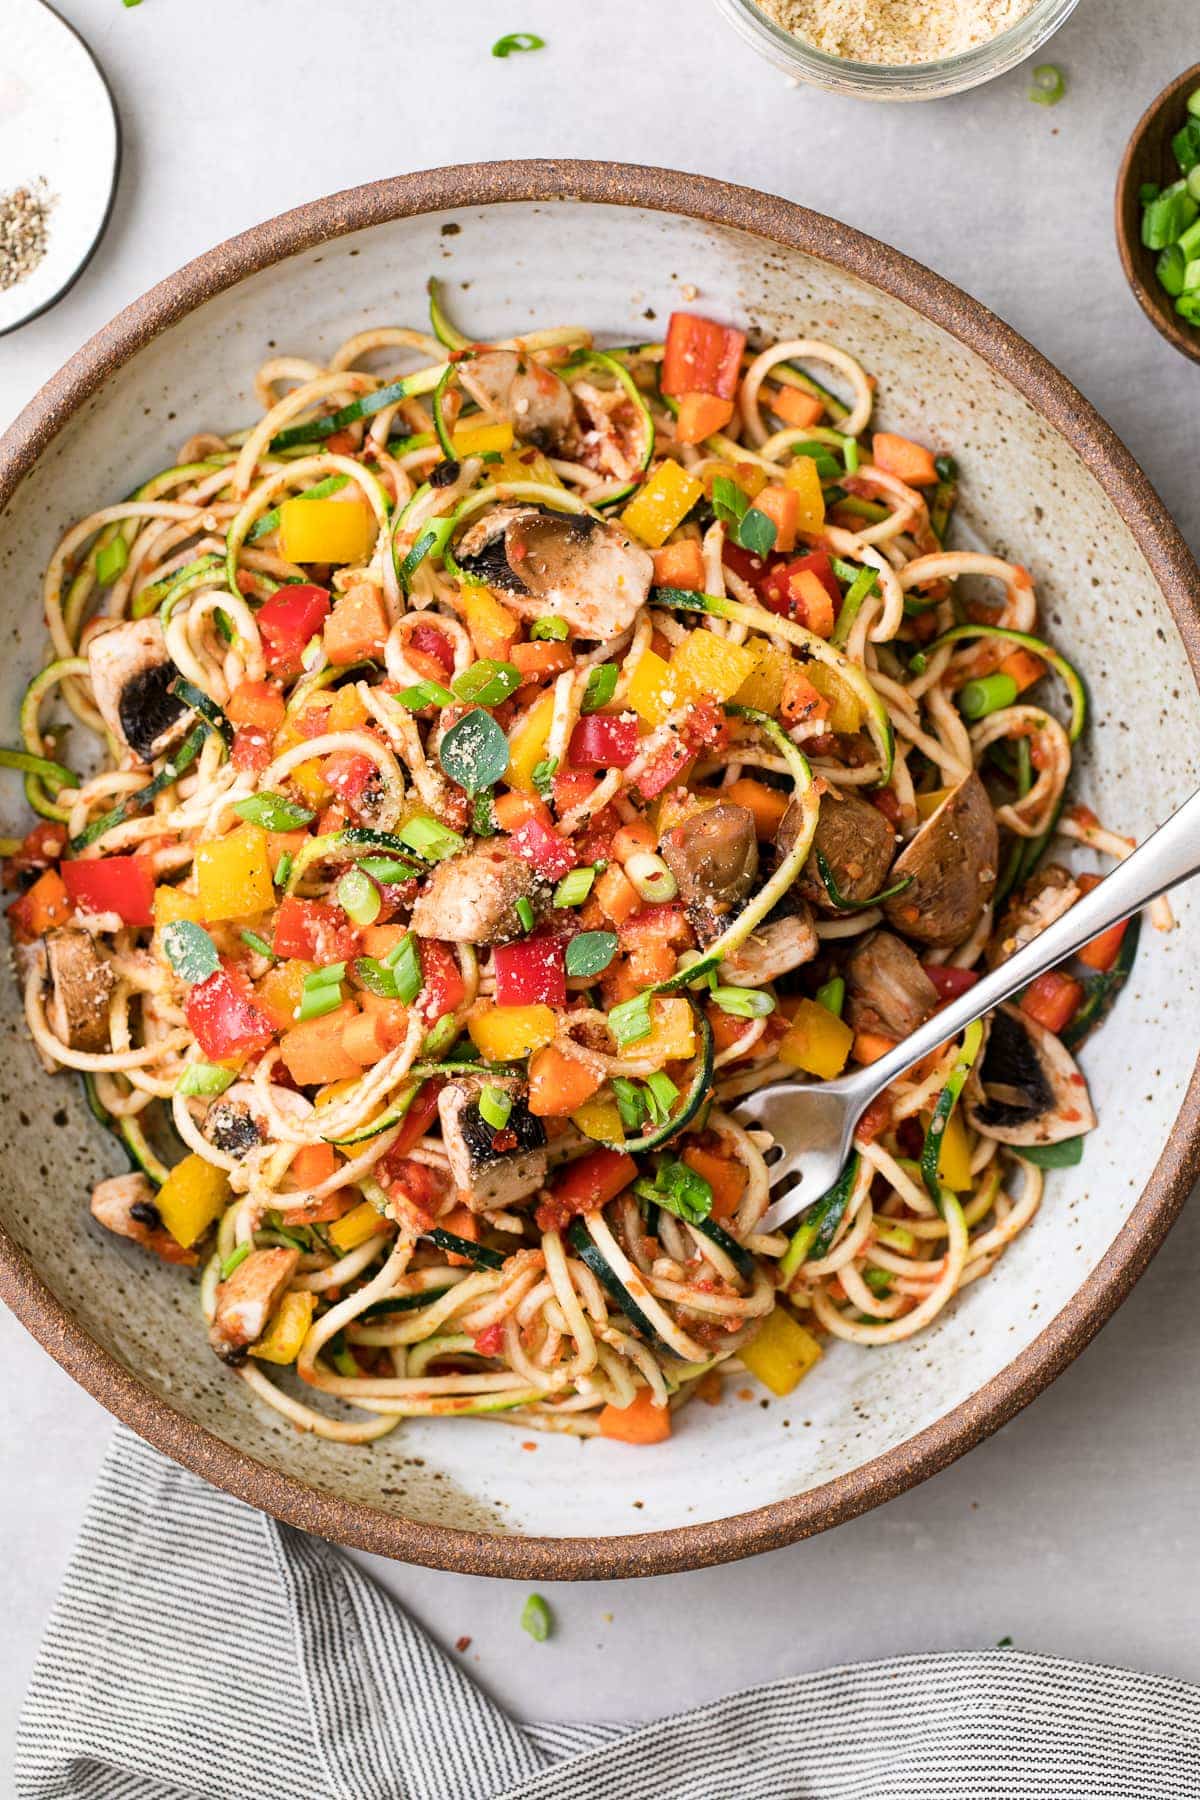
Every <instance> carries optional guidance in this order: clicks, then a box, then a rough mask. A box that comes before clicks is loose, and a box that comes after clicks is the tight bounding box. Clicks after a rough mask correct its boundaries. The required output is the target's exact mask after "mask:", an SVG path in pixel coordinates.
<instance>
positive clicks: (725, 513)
mask: <svg viewBox="0 0 1200 1800" xmlns="http://www.w3.org/2000/svg"><path fill="white" fill-rule="evenodd" d="M749 508H750V502H749V500H748V499H747V498H746V496H745V494H743V492H742V490H741V488H740V487H739V486H738V484H737V482H736V481H730V479H729V477H728V475H718V476H717V477H716V479H715V481H714V482H713V487H712V509H713V511H714V512H715V513H716V515H717V517H718V519H720V520H722V521H723V523H724V524H726V525H732V526H734V527H736V526H738V525H740V524H741V522H742V520H743V518H744V517H745V515H746V513H747V512H748V511H749Z"/></svg>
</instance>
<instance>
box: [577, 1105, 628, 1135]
mask: <svg viewBox="0 0 1200 1800" xmlns="http://www.w3.org/2000/svg"><path fill="white" fill-rule="evenodd" d="M571 1123H572V1125H574V1126H575V1127H576V1128H577V1129H578V1130H579V1131H582V1133H583V1135H584V1137H589V1138H599V1139H600V1141H601V1143H609V1144H623V1143H624V1142H625V1127H624V1125H623V1124H622V1122H621V1110H620V1108H619V1107H618V1105H617V1103H616V1101H615V1100H599V1099H597V1100H585V1101H584V1103H583V1105H582V1106H580V1107H577V1108H576V1109H575V1111H574V1112H573V1113H572V1114H571Z"/></svg>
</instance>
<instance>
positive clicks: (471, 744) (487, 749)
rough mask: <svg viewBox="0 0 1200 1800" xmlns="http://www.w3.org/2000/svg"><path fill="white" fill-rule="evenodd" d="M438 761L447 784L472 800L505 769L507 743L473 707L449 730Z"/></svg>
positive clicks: (488, 715)
mask: <svg viewBox="0 0 1200 1800" xmlns="http://www.w3.org/2000/svg"><path fill="white" fill-rule="evenodd" d="M514 673H515V671H514ZM438 757H439V759H440V761H441V765H442V767H443V769H445V771H446V773H447V775H448V776H449V777H450V779H451V781H457V783H458V785H459V787H461V788H465V790H466V791H467V793H468V794H470V795H472V796H474V795H476V794H481V793H482V792H483V790H484V789H485V788H490V787H494V786H495V784H496V782H498V781H499V780H500V777H501V776H502V775H503V774H504V771H505V770H506V769H507V767H508V739H507V738H506V737H505V735H504V733H503V732H502V731H501V729H500V727H499V726H498V725H497V723H496V721H495V719H493V717H492V715H491V713H486V712H484V711H483V709H482V707H475V708H474V709H473V710H472V711H471V712H469V713H465V714H464V715H463V717H462V718H461V719H457V720H456V721H455V723H454V724H453V725H452V726H451V727H450V729H449V731H448V732H447V733H446V734H445V736H444V737H443V739H442V741H441V744H440V745H439V747H438Z"/></svg>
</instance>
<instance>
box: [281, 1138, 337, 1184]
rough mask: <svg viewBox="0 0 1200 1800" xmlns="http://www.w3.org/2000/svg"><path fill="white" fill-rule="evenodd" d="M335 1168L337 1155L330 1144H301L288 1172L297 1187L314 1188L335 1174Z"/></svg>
mask: <svg viewBox="0 0 1200 1800" xmlns="http://www.w3.org/2000/svg"><path fill="white" fill-rule="evenodd" d="M337 1169H338V1155H337V1151H336V1150H335V1149H334V1147H333V1145H332V1144H302V1145H301V1146H300V1148H299V1150H297V1152H296V1154H295V1156H293V1158H292V1165H291V1168H290V1169H289V1170H288V1173H289V1174H290V1175H291V1177H292V1180H293V1181H294V1182H295V1183H296V1186H297V1187H298V1188H315V1187H320V1185H321V1183H322V1182H323V1181H328V1180H329V1177H330V1176H331V1175H336V1174H337Z"/></svg>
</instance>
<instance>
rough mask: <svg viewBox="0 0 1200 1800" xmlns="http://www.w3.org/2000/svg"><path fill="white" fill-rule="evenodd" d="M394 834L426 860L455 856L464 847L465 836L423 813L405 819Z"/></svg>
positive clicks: (442, 860)
mask: <svg viewBox="0 0 1200 1800" xmlns="http://www.w3.org/2000/svg"><path fill="white" fill-rule="evenodd" d="M396 835H397V837H398V838H399V839H400V841H401V843H403V844H407V845H408V848H409V849H410V850H415V851H416V853H417V855H418V856H420V857H423V858H424V860H425V861H426V862H444V861H445V859H446V857H448V856H457V854H458V852H459V851H460V850H462V849H465V847H466V840H465V838H461V837H459V835H458V833H457V831H451V830H450V828H449V826H448V825H443V824H442V823H441V822H440V821H439V820H438V819H431V818H429V817H428V816H427V815H426V814H424V813H418V814H417V815H416V817H415V818H412V819H406V820H405V822H404V824H403V825H401V827H400V829H399V831H398V832H397V833H396Z"/></svg>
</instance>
